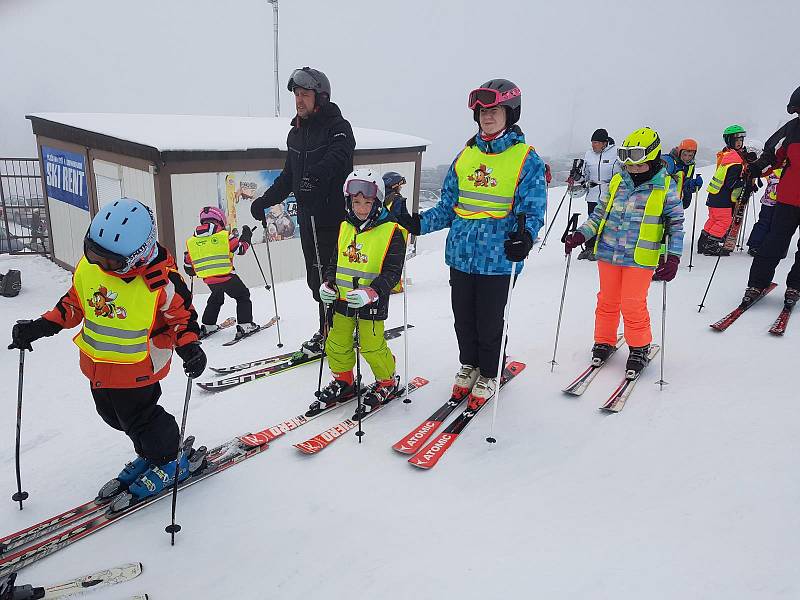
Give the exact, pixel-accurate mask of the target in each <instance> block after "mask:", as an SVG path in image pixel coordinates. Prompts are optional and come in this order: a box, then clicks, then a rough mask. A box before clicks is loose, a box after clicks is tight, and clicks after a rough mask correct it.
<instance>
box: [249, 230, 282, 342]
mask: <svg viewBox="0 0 800 600" xmlns="http://www.w3.org/2000/svg"><path fill="white" fill-rule="evenodd" d="M261 225H262V227H264V241H265V242H266V243H267V266H268V267H269V279H270V281H271V282H272V286H271V287H272V305H273V306H274V307H275V318H276V319H277V320H276V322H275V325H277V328H278V348H283V343H282V342H281V316H280V314H278V296H277V295H276V294H275V275H274V274H273V272H272V254H270V251H269V230H268V229H267V221H266V220H264V221H262V223H261ZM253 256H255V257H256V262H257V263H258V268H259V269H261V263H260V262H258V255H257V254H256V251H255V248H254V249H253ZM261 274H262V275H264V271H261ZM264 283H265V284H266V285H267V290H269V289H270V285H269V284H268V283H267V278H266V277H264Z"/></svg>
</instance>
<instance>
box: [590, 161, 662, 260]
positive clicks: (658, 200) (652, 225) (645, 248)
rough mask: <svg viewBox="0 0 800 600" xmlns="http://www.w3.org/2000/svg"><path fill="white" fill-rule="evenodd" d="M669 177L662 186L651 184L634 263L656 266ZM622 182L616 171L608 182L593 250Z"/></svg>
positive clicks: (660, 251)
mask: <svg viewBox="0 0 800 600" xmlns="http://www.w3.org/2000/svg"><path fill="white" fill-rule="evenodd" d="M670 181H671V178H670V177H668V176H667V177H664V186H663V187H661V186H653V189H652V191H651V192H650V195H649V196H648V197H647V203H646V204H645V207H644V215H643V216H642V225H641V227H640V228H639V239H637V240H636V248H635V249H634V251H633V260H634V261H635V262H636V264H638V265H641V266H643V267H657V266H658V257H659V256H660V255H661V253H662V240H663V238H664V223H663V221H662V215H663V213H664V201H665V199H666V196H667V190H669V185H670ZM621 183H622V175H620V174H619V173H617V174H616V175H614V177H612V178H611V182H610V183H609V184H608V193H609V197H608V204H607V205H606V212H605V214H604V215H603V219H602V220H601V221H600V225H599V226H598V228H597V237H596V239H595V242H594V251H595V253H596V252H597V245H598V244H599V243H600V234H601V233H602V232H603V228H604V227H605V226H606V221H607V220H608V215H610V214H611V208H612V207H613V206H614V198H615V197H616V195H617V190H618V189H619V186H620V184H621Z"/></svg>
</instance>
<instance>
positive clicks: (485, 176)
mask: <svg viewBox="0 0 800 600" xmlns="http://www.w3.org/2000/svg"><path fill="white" fill-rule="evenodd" d="M492 170H493V169H490V168H489V167H487V166H486V165H484V164H481V165H479V166H478V168H477V169H475V170H474V171H473V172H472V175H467V179H469V180H470V181H472V182H473V185H474V186H475V187H495V186H496V185H497V180H496V179H495V178H494V177H492Z"/></svg>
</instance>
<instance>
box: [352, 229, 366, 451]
mask: <svg viewBox="0 0 800 600" xmlns="http://www.w3.org/2000/svg"><path fill="white" fill-rule="evenodd" d="M353 243H354V244H355V239H354V240H353ZM353 289H354V290H357V289H358V277H353ZM358 317H359V309H357V308H356V309H355V310H354V317H353V318H354V319H355V322H356V328H355V334H356V337H355V342H354V344H353V345H354V346H355V350H356V411H358V412H357V414H358V431H356V437H357V438H358V443H359V444H360V443H361V438H362V437H364V430H363V429H361V419H362V418H363V415H364V409H363V408H362V406H363V405H362V403H361V329H360V327H361V324H360V323H359V319H358Z"/></svg>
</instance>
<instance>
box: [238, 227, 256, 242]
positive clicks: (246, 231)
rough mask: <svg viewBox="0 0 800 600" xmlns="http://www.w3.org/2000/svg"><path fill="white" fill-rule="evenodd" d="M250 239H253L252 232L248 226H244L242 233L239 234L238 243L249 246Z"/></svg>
mask: <svg viewBox="0 0 800 600" xmlns="http://www.w3.org/2000/svg"><path fill="white" fill-rule="evenodd" d="M252 239H253V230H252V229H250V226H249V225H244V226H243V227H242V233H240V234H239V242H240V243H244V244H249V243H250V241H251V240H252Z"/></svg>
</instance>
